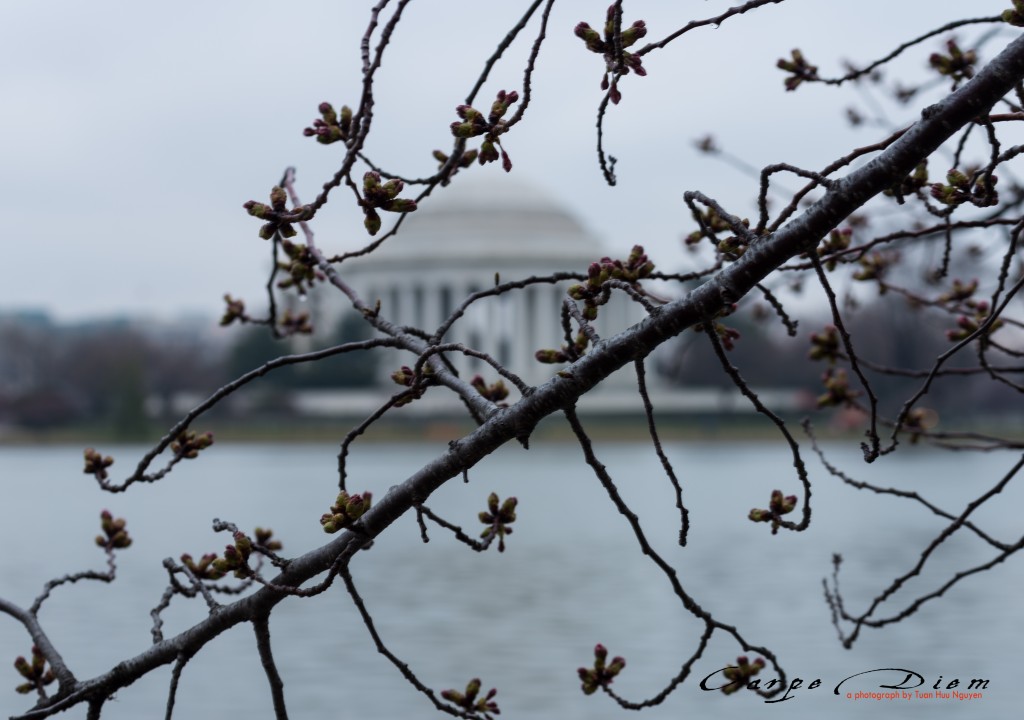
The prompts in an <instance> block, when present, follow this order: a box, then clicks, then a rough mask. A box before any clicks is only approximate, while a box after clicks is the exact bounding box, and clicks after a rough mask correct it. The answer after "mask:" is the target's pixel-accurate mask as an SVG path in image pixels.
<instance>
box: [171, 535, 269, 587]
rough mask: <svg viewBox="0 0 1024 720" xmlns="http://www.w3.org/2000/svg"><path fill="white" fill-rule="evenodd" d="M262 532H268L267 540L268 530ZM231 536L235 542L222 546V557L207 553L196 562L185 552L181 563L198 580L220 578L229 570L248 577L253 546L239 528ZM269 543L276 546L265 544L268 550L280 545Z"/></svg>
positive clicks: (266, 538) (239, 575)
mask: <svg viewBox="0 0 1024 720" xmlns="http://www.w3.org/2000/svg"><path fill="white" fill-rule="evenodd" d="M258 530H259V529H257V531H258ZM264 532H266V533H268V534H267V535H266V537H265V538H264V539H265V540H269V539H270V534H269V533H270V531H264ZM232 537H233V539H234V541H235V542H234V544H232V545H228V546H226V547H225V548H224V557H217V556H216V555H214V554H213V553H207V554H206V555H203V556H202V557H201V558H200V559H199V562H196V561H195V560H193V559H192V556H191V555H188V554H185V555H182V556H181V563H182V564H183V565H184V566H185V567H187V568H188V569H189V570H191V571H192V573H193V574H194V575H195V576H196V577H197V578H198V579H200V580H220V579H221V578H222V577H224V576H225V575H227V574H228V573H229V572H234V573H235V577H236V578H246V577H249V576H250V575H252V570H251V569H250V568H249V556H250V555H252V548H253V543H252V540H251V539H249V536H248V535H246V534H245V533H244V532H241V531H240V530H238V531H235V533H234V535H233V536H232ZM257 542H258V541H257ZM271 544H272V545H273V544H276V545H277V548H272V547H270V546H267V549H268V550H270V549H280V547H281V544H280V543H271Z"/></svg>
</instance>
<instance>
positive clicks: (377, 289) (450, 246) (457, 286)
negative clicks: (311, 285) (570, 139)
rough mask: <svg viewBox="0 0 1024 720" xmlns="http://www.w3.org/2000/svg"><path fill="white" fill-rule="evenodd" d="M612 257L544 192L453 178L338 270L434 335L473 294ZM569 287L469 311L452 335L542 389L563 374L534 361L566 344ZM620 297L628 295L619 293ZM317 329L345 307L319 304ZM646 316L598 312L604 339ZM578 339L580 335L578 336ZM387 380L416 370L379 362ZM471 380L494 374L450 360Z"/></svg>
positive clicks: (529, 291) (531, 290)
mask: <svg viewBox="0 0 1024 720" xmlns="http://www.w3.org/2000/svg"><path fill="white" fill-rule="evenodd" d="M606 254H608V251H607V250H606V249H605V248H604V247H603V246H602V244H601V242H600V241H599V240H597V239H596V238H595V237H594V236H593V235H591V234H590V233H589V232H588V231H587V230H586V229H585V228H584V226H583V225H582V224H581V223H580V222H579V221H578V220H577V219H576V218H575V217H573V216H572V215H571V214H570V213H569V212H568V211H567V210H566V209H565V208H564V207H562V206H561V205H559V204H558V203H557V202H556V201H555V200H554V199H553V198H552V197H551V196H550V195H548V194H546V193H545V192H543V191H542V190H541V189H539V188H537V187H535V186H532V185H527V184H525V183H523V182H522V181H519V180H517V179H515V178H513V177H502V178H501V179H500V180H498V181H494V180H488V181H484V180H478V179H476V178H474V177H472V176H471V175H470V176H467V177H456V178H455V180H454V181H453V182H452V184H451V186H449V187H446V188H439V189H438V190H436V191H435V192H434V194H433V195H432V196H431V197H429V198H427V199H426V200H425V201H424V202H423V203H422V204H421V207H420V209H419V210H417V211H416V212H415V213H413V214H411V215H409V216H408V217H407V218H406V220H405V222H404V223H403V225H402V229H401V231H400V232H399V233H398V235H396V236H395V237H393V238H390V239H388V240H387V241H386V242H385V243H384V244H383V245H382V246H381V247H380V248H378V249H377V250H376V251H374V252H373V253H371V254H370V255H367V256H365V257H359V258H353V259H351V260H348V261H346V262H345V263H344V264H343V265H342V266H341V272H342V274H343V276H344V277H345V279H346V280H347V281H348V282H349V283H351V284H352V286H353V287H354V288H356V290H357V291H358V292H359V294H360V296H361V297H362V298H363V300H364V301H365V302H366V303H367V304H368V305H371V306H372V305H373V304H374V303H375V302H376V301H377V300H379V301H380V304H381V314H382V315H383V316H384V317H386V318H387V319H388V320H390V321H391V322H394V323H396V324H398V325H408V326H413V327H417V328H422V329H423V330H425V331H427V332H429V333H432V332H434V331H435V330H436V329H437V328H438V327H439V326H440V325H441V323H442V322H444V320H445V319H447V318H448V317H450V316H451V314H452V312H453V311H454V310H455V309H456V308H457V307H458V306H459V305H460V304H461V303H462V302H463V300H465V298H466V297H468V296H469V295H470V294H472V293H474V292H477V291H479V290H483V289H486V288H489V287H493V286H494V284H495V282H496V280H498V281H500V282H506V281H510V280H521V279H525V278H529V277H532V276H538V277H539V276H545V275H550V274H552V273H554V272H558V271H572V272H578V273H583V272H586V269H587V266H588V265H590V263H592V262H594V261H595V260H598V259H600V258H601V257H602V256H604V255H606ZM570 284H571V282H562V283H558V284H557V285H554V284H549V283H538V284H533V285H529V286H527V287H525V288H522V289H517V290H513V291H511V292H508V293H505V294H503V295H501V296H498V297H492V298H485V299H483V300H479V301H477V302H476V303H474V304H473V305H471V306H470V307H469V308H468V309H467V311H466V313H465V315H464V316H463V317H461V318H459V320H458V321H456V322H455V324H454V325H453V326H452V328H451V329H450V330H449V332H448V333H447V334H446V336H445V338H444V340H445V341H447V342H458V343H463V344H464V345H466V346H468V347H470V348H473V349H476V350H481V351H483V352H485V353H487V354H488V355H490V356H491V357H493V358H495V359H496V360H498V362H500V363H501V364H502V365H504V366H505V367H507V368H509V369H510V370H512V372H514V373H516V374H517V375H519V376H520V377H521V378H523V380H524V381H525V382H527V383H528V384H531V385H536V384H539V383H542V382H544V381H545V380H547V379H548V378H550V377H551V375H552V374H553V373H554V372H555V371H557V369H558V367H559V366H552V365H546V364H542V363H539V362H538V361H537V360H536V359H535V357H534V353H535V352H536V351H537V350H539V349H542V348H558V347H560V346H561V345H562V343H563V342H564V333H563V331H562V328H561V305H562V300H563V298H565V290H566V288H567V287H568V286H569V285H570ZM619 295H621V294H619ZM318 310H319V311H320V312H319V313H318V315H319V318H318V323H319V324H320V325H321V326H334V325H335V324H336V323H337V322H338V320H339V319H340V313H341V312H342V311H343V310H344V308H343V307H342V306H341V304H340V303H339V304H338V305H337V306H336V307H332V306H330V305H327V304H326V303H323V302H321V304H320V307H319V308H318ZM642 315H643V311H642V309H641V308H639V307H638V306H636V305H635V304H633V303H631V302H630V301H628V299H626V298H625V297H615V296H613V299H612V301H611V302H609V303H608V304H607V305H606V306H603V307H602V308H601V312H600V316H599V318H598V323H597V327H598V332H599V333H601V334H605V333H609V332H618V331H619V330H622V329H624V328H625V327H627V326H628V325H630V324H632V323H634V322H636V321H637V320H639V319H640V317H642ZM574 332H575V329H574ZM380 357H381V362H380V365H379V370H380V379H381V380H382V381H385V382H387V383H390V379H389V376H390V374H391V372H393V371H394V370H395V369H397V368H398V367H400V366H401V365H411V364H412V360H413V358H412V356H411V355H410V354H409V353H403V352H401V351H397V350H395V351H388V352H387V353H386V357H385V354H383V353H382V354H381V355H380ZM447 357H448V359H449V360H450V361H451V362H452V363H453V364H454V365H455V367H456V368H457V369H458V370H459V372H460V374H461V375H463V376H465V377H467V378H468V377H472V375H473V374H475V373H477V372H480V373H481V374H482V375H484V377H485V378H487V380H488V382H491V381H493V380H494V379H497V378H496V375H495V373H494V371H493V369H491V368H489V367H488V366H487V364H486V363H485V362H484V361H482V360H479V359H477V358H471V357H466V356H464V355H461V354H460V353H447Z"/></svg>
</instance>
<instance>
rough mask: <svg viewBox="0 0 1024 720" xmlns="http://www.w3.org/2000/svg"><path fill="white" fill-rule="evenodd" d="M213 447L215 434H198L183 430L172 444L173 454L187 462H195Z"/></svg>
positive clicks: (193, 431)
mask: <svg viewBox="0 0 1024 720" xmlns="http://www.w3.org/2000/svg"><path fill="white" fill-rule="evenodd" d="M211 445H213V433H211V432H204V433H201V434H200V433H197V432H196V431H195V430H183V431H182V432H181V434H180V435H178V437H177V439H175V441H174V442H172V443H171V452H172V453H174V454H175V455H176V456H177V457H180V458H183V459H185V460H195V459H196V458H197V457H199V453H200V451H202V450H205V449H206V448H208V447H210V446H211Z"/></svg>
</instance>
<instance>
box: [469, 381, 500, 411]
mask: <svg viewBox="0 0 1024 720" xmlns="http://www.w3.org/2000/svg"><path fill="white" fill-rule="evenodd" d="M469 384H470V385H472V386H473V389H474V390H476V391H477V392H478V393H480V394H481V395H482V396H483V397H485V398H487V399H488V400H490V401H491V402H492V403H495V404H497V405H498V407H507V405H506V404H505V403H503V402H502V400H504V399H505V398H507V397H508V388H507V387H506V386H505V383H504V381H502V380H498V381H497V382H493V383H491V384H490V385H488V384H487V383H485V382H484V379H483V377H481V376H480V375H474V376H473V379H472V380H470V381H469Z"/></svg>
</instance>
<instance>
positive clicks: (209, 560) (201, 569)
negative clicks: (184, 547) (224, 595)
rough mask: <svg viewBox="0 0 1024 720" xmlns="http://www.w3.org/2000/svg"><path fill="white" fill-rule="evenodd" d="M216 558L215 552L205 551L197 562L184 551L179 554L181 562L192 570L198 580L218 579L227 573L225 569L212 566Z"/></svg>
mask: <svg viewBox="0 0 1024 720" xmlns="http://www.w3.org/2000/svg"><path fill="white" fill-rule="evenodd" d="M217 560H218V558H217V555H216V553H207V554H205V555H203V556H202V557H201V558H199V561H198V562H197V561H196V560H194V559H193V558H192V556H191V555H189V554H188V553H185V554H184V555H182V556H181V564H182V565H184V566H185V567H187V568H188V569H189V570H191V571H192V574H193V575H195V576H196V577H197V578H198V579H200V580H220V579H221V578H222V577H224V575H225V574H226V573H227V570H219V569H217V568H216V567H214V563H215V562H217Z"/></svg>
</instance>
